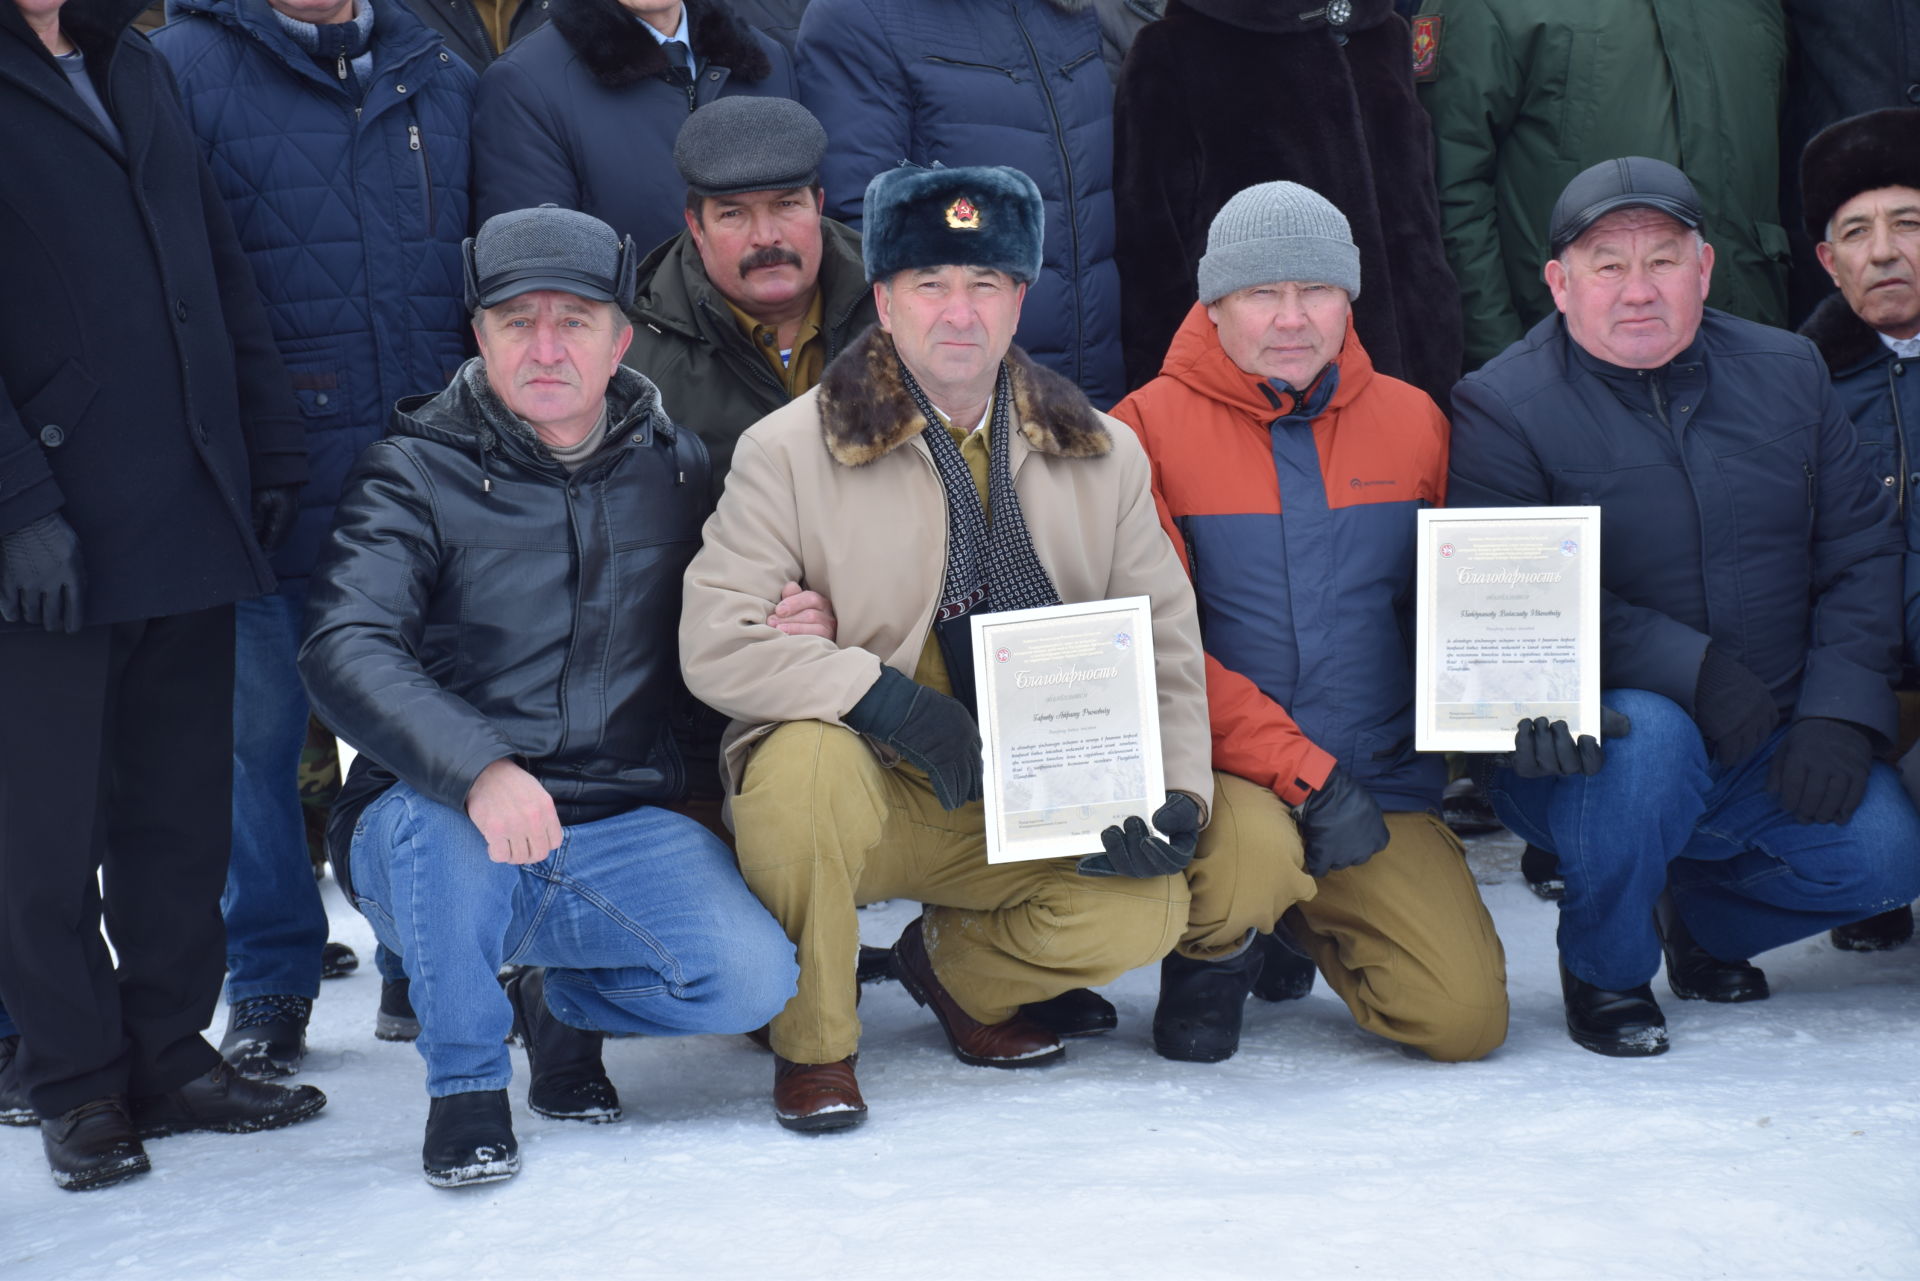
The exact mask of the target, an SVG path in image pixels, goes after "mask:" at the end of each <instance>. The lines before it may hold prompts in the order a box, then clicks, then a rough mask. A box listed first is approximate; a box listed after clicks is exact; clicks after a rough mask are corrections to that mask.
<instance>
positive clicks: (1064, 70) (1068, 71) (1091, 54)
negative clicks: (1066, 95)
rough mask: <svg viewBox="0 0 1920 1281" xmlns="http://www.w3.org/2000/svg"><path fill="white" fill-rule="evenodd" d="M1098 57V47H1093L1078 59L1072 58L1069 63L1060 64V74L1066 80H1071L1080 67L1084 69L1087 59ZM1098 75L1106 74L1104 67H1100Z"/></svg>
mask: <svg viewBox="0 0 1920 1281" xmlns="http://www.w3.org/2000/svg"><path fill="white" fill-rule="evenodd" d="M1099 56H1100V46H1098V45H1095V46H1094V47H1093V48H1091V49H1089V50H1087V51H1086V52H1085V53H1083V54H1081V55H1080V56H1079V57H1078V58H1074V59H1073V60H1071V61H1069V62H1066V63H1063V64H1061V67H1060V74H1061V75H1062V76H1064V77H1065V78H1066V79H1068V80H1071V79H1073V73H1074V72H1076V71H1078V70H1079V69H1080V68H1081V67H1084V66H1085V65H1086V64H1087V61H1088V59H1090V58H1098V57H1099ZM1100 73H1101V74H1102V75H1105V74H1106V67H1105V66H1104V65H1102V66H1101V68H1100Z"/></svg>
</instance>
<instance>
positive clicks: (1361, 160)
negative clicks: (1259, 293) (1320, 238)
mask: <svg viewBox="0 0 1920 1281" xmlns="http://www.w3.org/2000/svg"><path fill="white" fill-rule="evenodd" d="M1310 7H1311V6H1306V5H1272V4H1268V3H1265V0H1232V2H1231V3H1229V2H1228V0H1209V2H1208V3H1207V4H1206V5H1205V8H1206V10H1207V12H1205V13H1203V12H1200V10H1199V8H1197V7H1195V6H1192V5H1189V4H1187V3H1185V2H1184V0H1170V3H1169V4H1168V5H1167V16H1166V17H1164V18H1162V19H1161V20H1160V21H1158V22H1155V23H1151V24H1149V25H1147V26H1146V27H1144V28H1142V29H1141V31H1140V34H1139V35H1138V36H1137V37H1136V38H1135V40H1134V43H1133V49H1132V52H1131V53H1129V54H1128V55H1127V61H1126V64H1125V66H1124V67H1123V68H1122V69H1121V73H1120V83H1119V87H1118V89H1117V90H1116V94H1115V98H1114V195H1115V204H1116V205H1117V207H1118V210H1119V223H1118V232H1119V253H1118V255H1117V258H1118V261H1119V263H1120V278H1121V279H1122V280H1124V281H1126V289H1125V291H1124V292H1123V293H1122V294H1121V312H1120V316H1121V336H1122V340H1123V341H1124V343H1125V347H1126V354H1127V385H1128V386H1129V387H1139V386H1141V385H1142V384H1144V383H1146V382H1147V381H1148V380H1150V379H1152V378H1153V377H1155V376H1156V375H1157V374H1158V373H1159V372H1160V362H1161V361H1162V360H1163V359H1164V358H1165V357H1166V354H1167V348H1168V346H1169V345H1170V344H1171V343H1172V341H1173V335H1174V331H1175V330H1177V329H1179V327H1180V322H1181V321H1182V320H1184V319H1185V318H1186V315H1187V310H1188V309H1189V308H1190V307H1192V306H1193V303H1194V299H1195V297H1196V291H1197V289H1198V284H1197V281H1198V272H1199V267H1200V257H1201V255H1202V254H1203V253H1205V252H1206V247H1207V227H1208V225H1209V224H1210V223H1212V221H1213V216H1214V215H1215V214H1217V213H1219V212H1220V207H1221V206H1222V205H1224V204H1225V203H1226V202H1227V200H1228V199H1229V198H1230V197H1232V196H1233V195H1234V194H1235V193H1237V192H1239V191H1241V190H1243V189H1245V188H1247V187H1251V186H1253V185H1254V184H1255V183H1262V182H1274V181H1278V180H1282V179H1284V180H1286V181H1289V182H1297V183H1299V184H1301V185H1302V186H1304V187H1310V188H1312V189H1313V190H1314V191H1317V192H1319V193H1320V194H1321V195H1323V196H1325V197H1326V198H1327V199H1328V200H1330V201H1332V202H1333V203H1334V205H1335V206H1336V207H1337V208H1338V209H1339V210H1340V212H1341V213H1343V214H1345V215H1346V217H1347V222H1348V223H1349V224H1350V225H1351V226H1352V228H1353V239H1354V243H1355V244H1356V245H1358V246H1359V248H1360V296H1359V298H1357V299H1355V300H1354V304H1353V326H1354V330H1355V332H1357V333H1358V334H1359V335H1360V341H1361V342H1362V343H1364V344H1366V348H1367V351H1368V353H1369V354H1370V355H1371V356H1372V357H1373V363H1374V367H1375V368H1377V369H1378V370H1380V372H1382V373H1385V374H1391V375H1393V376H1394V377H1396V378H1399V379H1402V380H1403V381H1406V382H1410V383H1412V384H1413V385H1414V386H1416V387H1418V388H1420V390H1422V391H1424V392H1426V393H1427V394H1428V395H1429V396H1431V397H1433V399H1434V401H1435V402H1436V403H1438V404H1439V405H1440V406H1441V407H1442V408H1443V409H1444V408H1445V407H1446V403H1447V394H1448V392H1449V391H1450V390H1451V388H1452V386H1453V382H1454V380H1455V379H1456V378H1458V377H1459V376H1460V350H1461V335H1460V311H1459V308H1460V294H1459V288H1458V286H1457V285H1455V283H1454V279H1453V272H1452V271H1451V270H1450V269H1449V268H1448V266H1447V259H1446V251H1445V249H1444V248H1443V246H1442V244H1441V240H1440V206H1439V201H1438V198H1437V197H1436V195H1435V194H1434V185H1433V133H1432V126H1431V125H1430V124H1429V123H1428V121H1427V116H1426V113H1425V112H1424V111H1423V110H1422V109H1421V107H1420V103H1419V101H1418V99H1417V98H1416V97H1415V96H1414V89H1413V62H1412V57H1411V55H1410V54H1409V52H1408V50H1409V49H1410V48H1411V41H1412V37H1411V36H1410V35H1409V34H1408V31H1407V24H1406V22H1405V20H1404V19H1402V18H1401V17H1399V16H1398V15H1397V14H1395V13H1394V12H1393V11H1392V5H1391V4H1390V3H1388V0H1355V2H1354V4H1353V6H1352V7H1353V11H1354V14H1355V16H1354V18H1353V19H1352V21H1351V22H1350V23H1349V25H1348V26H1347V27H1346V29H1345V34H1344V37H1342V36H1341V35H1340V34H1339V33H1336V32H1335V31H1333V30H1332V29H1331V28H1329V27H1328V26H1327V25H1326V22H1325V21H1324V20H1323V19H1322V18H1321V16H1320V15H1321V13H1322V12H1324V10H1318V11H1315V12H1311V13H1302V12H1300V11H1301V10H1306V9H1308V8H1310ZM1213 13H1220V14H1232V15H1234V20H1233V21H1231V22H1229V21H1225V20H1223V19H1222V18H1218V17H1211V16H1209V14H1213Z"/></svg>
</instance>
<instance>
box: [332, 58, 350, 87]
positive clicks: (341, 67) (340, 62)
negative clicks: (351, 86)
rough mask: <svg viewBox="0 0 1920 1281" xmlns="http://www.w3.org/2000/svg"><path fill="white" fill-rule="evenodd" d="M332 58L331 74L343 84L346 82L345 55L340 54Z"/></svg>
mask: <svg viewBox="0 0 1920 1281" xmlns="http://www.w3.org/2000/svg"><path fill="white" fill-rule="evenodd" d="M334 57H335V62H334V64H333V74H334V75H336V76H339V77H340V83H341V84H345V83H346V82H347V55H346V54H344V53H340V54H336V55H334Z"/></svg>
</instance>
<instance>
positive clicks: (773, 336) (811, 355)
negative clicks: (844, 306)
mask: <svg viewBox="0 0 1920 1281" xmlns="http://www.w3.org/2000/svg"><path fill="white" fill-rule="evenodd" d="M721 301H722V302H725V303H726V304H727V310H728V311H730V312H732V313H733V319H734V322H735V323H736V324H738V325H739V326H740V332H741V333H743V334H745V335H746V336H747V341H748V342H750V343H752V344H753V345H754V348H755V350H757V351H758V352H759V353H760V354H761V355H762V356H765V357H766V359H767V365H768V367H770V368H771V369H772V370H773V376H774V377H775V378H778V379H779V380H780V383H781V385H782V386H784V387H785V388H786V389H787V397H788V398H789V399H791V398H793V397H795V396H798V395H799V394H800V393H801V392H803V391H806V390H807V389H808V388H810V387H812V386H813V385H814V384H815V383H817V382H819V381H820V371H821V370H823V369H825V368H826V367H827V345H826V343H824V342H822V341H821V338H820V323H821V319H822V317H823V316H824V315H825V311H824V309H823V305H822V303H821V301H820V291H819V290H818V289H816V290H814V291H813V302H812V303H810V304H809V305H808V307H807V314H806V315H805V316H804V317H802V318H801V320H800V332H798V333H796V334H795V335H794V336H793V346H792V348H791V349H789V350H788V352H787V359H786V360H785V361H782V360H781V359H780V331H779V330H777V329H775V328H774V327H773V326H772V325H763V324H761V323H760V322H759V321H757V320H755V319H754V318H753V317H752V316H749V315H748V314H747V313H746V312H744V311H741V310H740V309H739V308H738V307H736V306H734V305H733V303H732V301H731V300H729V299H727V298H725V297H723V298H722V299H721Z"/></svg>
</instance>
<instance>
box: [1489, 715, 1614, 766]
mask: <svg viewBox="0 0 1920 1281" xmlns="http://www.w3.org/2000/svg"><path fill="white" fill-rule="evenodd" d="M1632 729H1633V722H1632V721H1630V720H1628V719H1627V718H1626V716H1625V715H1623V714H1622V713H1620V712H1616V711H1614V710H1613V709H1612V708H1611V707H1602V708H1601V709H1600V737H1601V738H1603V739H1607V738H1625V737H1626V736H1627V734H1628V732H1629V731H1630V730H1632ZM1499 763H1500V764H1501V765H1504V766H1506V767H1507V768H1508V769H1510V770H1512V771H1513V772H1514V773H1516V774H1518V775H1519V776H1520V777H1521V778H1565V777H1567V776H1568V775H1571V774H1589V775H1591V774H1598V773H1599V772H1600V767H1601V766H1602V765H1605V764H1606V763H1607V752H1606V749H1605V748H1603V747H1602V746H1600V744H1599V743H1596V742H1594V741H1593V735H1591V734H1582V735H1581V736H1580V739H1579V741H1578V742H1575V741H1574V737H1573V731H1572V730H1570V729H1568V728H1567V723H1566V722H1565V721H1549V720H1547V718H1546V717H1544V716H1536V717H1534V718H1533V719H1532V720H1523V721H1521V722H1520V724H1519V725H1518V726H1517V727H1516V728H1515V729H1514V731H1513V750H1512V751H1511V752H1507V753H1503V754H1502V755H1501V757H1500V759H1499Z"/></svg>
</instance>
